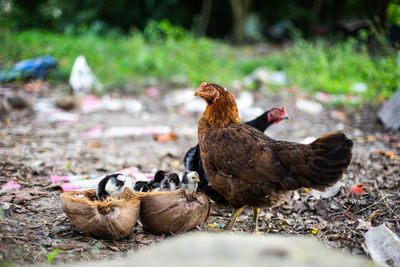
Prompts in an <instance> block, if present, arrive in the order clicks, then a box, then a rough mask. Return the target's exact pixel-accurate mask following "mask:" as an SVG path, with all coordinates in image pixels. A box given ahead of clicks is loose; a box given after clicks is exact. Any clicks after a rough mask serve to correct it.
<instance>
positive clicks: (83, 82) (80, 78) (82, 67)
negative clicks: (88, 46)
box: [69, 55, 103, 94]
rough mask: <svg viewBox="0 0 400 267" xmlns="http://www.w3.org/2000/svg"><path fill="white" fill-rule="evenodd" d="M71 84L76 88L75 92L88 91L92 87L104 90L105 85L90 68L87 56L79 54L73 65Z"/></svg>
mask: <svg viewBox="0 0 400 267" xmlns="http://www.w3.org/2000/svg"><path fill="white" fill-rule="evenodd" d="M69 84H70V85H71V87H72V89H73V90H74V94H80V93H88V92H90V90H91V89H96V90H98V91H102V89H103V85H102V84H101V83H100V82H99V81H98V80H97V78H96V76H95V75H94V74H93V72H92V70H91V69H90V68H89V66H88V64H87V62H86V58H85V57H84V56H82V55H81V56H78V57H77V58H76V60H75V62H74V65H73V66H72V70H71V76H70V77H69Z"/></svg>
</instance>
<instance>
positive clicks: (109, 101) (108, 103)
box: [101, 95, 124, 111]
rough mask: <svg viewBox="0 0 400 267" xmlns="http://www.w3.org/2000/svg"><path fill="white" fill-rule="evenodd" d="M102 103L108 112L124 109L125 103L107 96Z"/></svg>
mask: <svg viewBox="0 0 400 267" xmlns="http://www.w3.org/2000/svg"><path fill="white" fill-rule="evenodd" d="M101 102H102V104H103V107H104V108H105V109H106V110H110V111H118V110H121V109H123V108H124V103H123V101H122V100H121V99H119V98H111V97H109V96H107V95H106V96H104V97H103V98H102V99H101Z"/></svg>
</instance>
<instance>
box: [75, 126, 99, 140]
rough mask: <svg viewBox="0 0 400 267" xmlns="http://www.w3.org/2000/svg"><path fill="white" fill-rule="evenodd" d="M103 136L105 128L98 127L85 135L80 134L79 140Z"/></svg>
mask: <svg viewBox="0 0 400 267" xmlns="http://www.w3.org/2000/svg"><path fill="white" fill-rule="evenodd" d="M102 134H103V128H101V127H100V126H97V127H94V128H93V129H90V130H89V131H87V132H85V133H83V134H80V135H79V138H80V139H90V138H99V137H101V135H102Z"/></svg>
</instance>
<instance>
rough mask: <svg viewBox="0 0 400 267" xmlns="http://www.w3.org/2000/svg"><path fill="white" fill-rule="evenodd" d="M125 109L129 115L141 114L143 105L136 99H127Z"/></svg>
mask: <svg viewBox="0 0 400 267" xmlns="http://www.w3.org/2000/svg"><path fill="white" fill-rule="evenodd" d="M124 106H125V109H126V111H128V112H131V113H138V112H141V111H142V110H143V104H142V103H141V102H140V101H139V100H136V99H128V100H126V101H125V104H124Z"/></svg>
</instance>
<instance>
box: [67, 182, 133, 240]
mask: <svg viewBox="0 0 400 267" xmlns="http://www.w3.org/2000/svg"><path fill="white" fill-rule="evenodd" d="M60 198H61V204H62V208H63V210H64V212H65V214H67V216H68V218H69V219H70V220H71V222H72V224H73V225H74V226H75V227H76V228H78V229H79V230H81V231H82V232H84V233H86V234H87V235H90V236H92V237H95V238H101V239H110V240H115V239H120V238H123V237H126V236H128V235H129V234H130V233H131V232H132V229H133V227H134V226H135V224H136V220H137V217H138V215H139V210H140V199H138V198H137V197H135V196H134V195H133V194H132V191H131V190H130V189H128V188H126V189H125V190H124V191H123V192H122V193H121V194H120V195H119V196H118V199H117V198H112V197H109V198H107V199H106V200H105V201H99V200H97V197H96V190H94V189H92V190H86V191H70V192H65V193H62V194H61V196H60Z"/></svg>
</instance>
